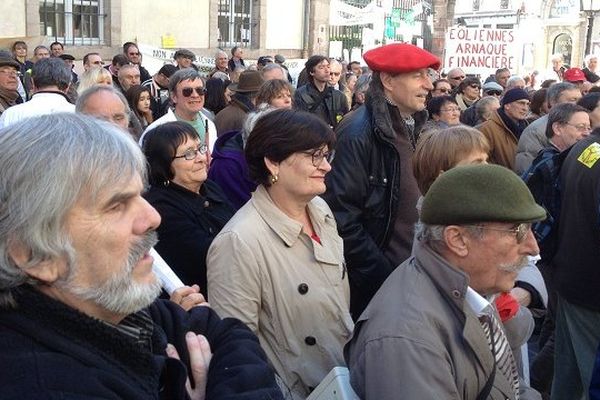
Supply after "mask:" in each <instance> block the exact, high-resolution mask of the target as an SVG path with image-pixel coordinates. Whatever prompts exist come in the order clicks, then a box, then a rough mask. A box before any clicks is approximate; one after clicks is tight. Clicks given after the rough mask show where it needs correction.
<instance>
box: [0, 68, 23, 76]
mask: <svg viewBox="0 0 600 400" xmlns="http://www.w3.org/2000/svg"><path fill="white" fill-rule="evenodd" d="M0 74H3V75H8V76H16V77H20V76H21V75H22V74H21V72H20V71H15V70H14V69H0Z"/></svg>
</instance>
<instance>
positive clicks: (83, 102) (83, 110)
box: [75, 85, 131, 119]
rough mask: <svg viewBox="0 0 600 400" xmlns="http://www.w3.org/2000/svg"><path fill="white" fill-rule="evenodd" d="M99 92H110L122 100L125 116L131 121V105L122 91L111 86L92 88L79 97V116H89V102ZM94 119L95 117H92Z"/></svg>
mask: <svg viewBox="0 0 600 400" xmlns="http://www.w3.org/2000/svg"><path fill="white" fill-rule="evenodd" d="M99 92H108V93H112V94H114V95H115V96H117V97H118V98H119V100H121V103H123V105H124V106H125V114H127V117H128V118H129V119H131V109H130V108H129V103H128V102H127V99H126V98H125V96H123V93H121V91H120V90H117V89H115V88H114V87H113V86H109V85H94V86H92V87H89V88H87V89H86V90H84V91H83V92H82V93H80V94H79V96H78V97H77V102H76V103H75V112H76V113H79V114H88V113H87V102H88V101H89V100H90V98H91V97H93V96H94V95H96V94H97V93H99ZM92 117H93V115H92Z"/></svg>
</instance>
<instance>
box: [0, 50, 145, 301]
mask: <svg viewBox="0 0 600 400" xmlns="http://www.w3.org/2000/svg"><path fill="white" fill-rule="evenodd" d="M59 60H60V59H59ZM61 61H62V60H61ZM0 148H2V151H1V152H0V170H1V171H2V174H0V204H1V205H2V207H0V307H8V306H11V305H14V301H13V298H12V294H11V291H12V290H13V289H14V288H16V287H18V286H20V285H22V284H23V283H25V282H30V283H34V281H33V280H32V279H31V278H29V277H28V275H27V274H26V273H25V271H24V269H27V268H30V267H32V266H35V265H38V264H39V263H41V262H43V261H47V260H53V259H57V258H59V257H66V258H67V260H68V261H69V264H70V265H72V261H73V260H74V254H73V248H72V246H71V239H70V238H69V237H68V234H67V232H66V231H65V227H64V223H65V218H66V217H67V215H68V213H69V211H70V210H71V209H72V208H73V206H74V205H75V204H76V202H77V201H78V200H79V199H81V198H82V197H83V196H90V198H91V199H94V198H96V197H97V196H98V195H99V194H100V193H101V192H102V191H104V190H106V189H107V188H111V187H114V186H115V184H118V182H126V181H128V180H129V179H131V178H132V177H133V176H135V175H139V176H140V177H141V178H142V180H143V181H144V182H146V164H145V159H144V156H143V155H142V152H141V150H140V149H139V147H138V146H137V144H136V143H135V142H134V141H133V139H132V138H131V137H130V136H129V134H127V133H126V132H124V131H122V130H121V129H119V128H118V127H116V126H114V125H112V124H109V123H107V122H103V121H99V120H96V119H93V118H90V117H86V116H83V115H80V114H75V113H59V114H53V115H44V116H43V117H34V118H29V119H27V121H22V122H19V123H16V124H14V125H10V126H8V127H6V128H4V129H0ZM12 245H18V246H23V247H24V248H25V249H26V250H27V251H28V253H29V260H28V261H27V262H26V263H25V265H23V266H21V267H19V266H18V265H17V264H16V262H15V260H13V259H12V257H11V256H10V254H9V249H10V247H11V246H12Z"/></svg>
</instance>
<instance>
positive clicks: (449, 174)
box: [421, 164, 546, 225]
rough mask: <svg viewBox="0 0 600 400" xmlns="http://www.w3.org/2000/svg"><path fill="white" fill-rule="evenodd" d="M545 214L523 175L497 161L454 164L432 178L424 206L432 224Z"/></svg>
mask: <svg viewBox="0 0 600 400" xmlns="http://www.w3.org/2000/svg"><path fill="white" fill-rule="evenodd" d="M545 218H546V210H545V209H544V208H542V207H540V206H539V205H537V204H536V203H535V200H534V199H533V196H532V195H531V192H530V191H529V189H528V188H527V186H526V185H525V183H524V182H523V180H522V179H521V178H519V176H518V175H517V174H515V173H514V172H512V171H511V170H509V169H507V168H505V167H502V166H500V165H494V164H487V165H486V164H479V165H466V166H459V167H455V168H452V169H450V170H448V171H446V172H444V173H443V174H441V175H440V177H439V178H437V179H436V180H435V182H433V185H431V187H430V188H429V190H428V191H427V194H426V195H425V198H424V200H423V207H422V208H421V221H423V222H424V223H426V224H429V225H463V224H473V223H479V222H515V223H526V222H535V221H541V220H543V219H545Z"/></svg>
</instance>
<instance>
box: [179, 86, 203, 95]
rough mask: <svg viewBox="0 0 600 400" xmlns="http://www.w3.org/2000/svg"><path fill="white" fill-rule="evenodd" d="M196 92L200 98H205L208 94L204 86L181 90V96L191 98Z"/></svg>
mask: <svg viewBox="0 0 600 400" xmlns="http://www.w3.org/2000/svg"><path fill="white" fill-rule="evenodd" d="M194 90H195V91H196V93H197V94H198V96H204V95H205V94H206V89H204V88H203V87H202V86H196V87H193V88H191V87H186V88H183V89H181V94H182V95H183V97H190V96H191V95H192V93H193V92H194Z"/></svg>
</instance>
